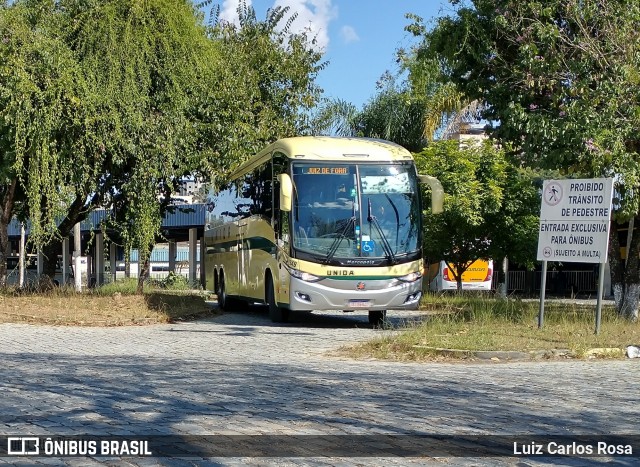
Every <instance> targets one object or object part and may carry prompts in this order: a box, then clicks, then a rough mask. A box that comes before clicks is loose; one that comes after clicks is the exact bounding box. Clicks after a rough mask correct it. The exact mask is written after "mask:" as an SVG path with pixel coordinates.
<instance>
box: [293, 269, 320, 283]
mask: <svg viewBox="0 0 640 467" xmlns="http://www.w3.org/2000/svg"><path fill="white" fill-rule="evenodd" d="M289 272H290V273H291V275H292V276H293V277H295V278H296V279H300V280H302V281H305V282H317V281H319V280H320V279H321V278H320V277H318V276H314V275H313V274H309V273H308V272H302V271H298V270H297V269H289Z"/></svg>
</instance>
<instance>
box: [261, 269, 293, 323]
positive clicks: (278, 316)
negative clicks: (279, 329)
mask: <svg viewBox="0 0 640 467" xmlns="http://www.w3.org/2000/svg"><path fill="white" fill-rule="evenodd" d="M266 293H267V305H269V318H271V321H272V322H274V323H286V322H287V321H289V310H288V309H286V308H282V307H279V306H278V304H277V303H276V297H275V292H274V290H273V279H271V276H269V279H268V280H267V290H266Z"/></svg>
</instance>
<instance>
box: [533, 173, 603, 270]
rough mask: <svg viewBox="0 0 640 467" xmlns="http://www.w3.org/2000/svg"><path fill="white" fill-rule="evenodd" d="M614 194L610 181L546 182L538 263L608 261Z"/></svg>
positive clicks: (543, 190)
mask: <svg viewBox="0 0 640 467" xmlns="http://www.w3.org/2000/svg"><path fill="white" fill-rule="evenodd" d="M612 194H613V179H611V178H590V179H577V180H545V181H544V184H543V188H542V202H541V207H540V228H539V232H538V234H539V235H538V260H539V261H562V262H574V263H604V262H606V260H607V249H608V245H609V221H610V219H611V197H612Z"/></svg>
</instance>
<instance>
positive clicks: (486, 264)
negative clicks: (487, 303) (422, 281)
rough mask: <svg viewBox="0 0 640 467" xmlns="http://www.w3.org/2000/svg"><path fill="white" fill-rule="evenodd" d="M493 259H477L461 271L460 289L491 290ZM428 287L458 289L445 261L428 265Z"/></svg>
mask: <svg viewBox="0 0 640 467" xmlns="http://www.w3.org/2000/svg"><path fill="white" fill-rule="evenodd" d="M492 279H493V260H491V259H488V260H487V259H477V260H475V261H474V262H473V263H471V264H470V265H469V267H468V268H467V269H466V270H465V271H464V272H463V273H462V290H491V282H492ZM428 280H429V289H430V290H432V291H434V292H441V291H443V290H458V283H457V282H456V279H455V277H454V275H453V273H452V272H451V268H450V266H449V265H448V264H447V262H446V261H440V262H438V263H434V264H431V265H430V266H429V277H428Z"/></svg>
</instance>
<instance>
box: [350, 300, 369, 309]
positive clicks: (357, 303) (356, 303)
mask: <svg viewBox="0 0 640 467" xmlns="http://www.w3.org/2000/svg"><path fill="white" fill-rule="evenodd" d="M370 305H371V300H350V301H349V306H352V307H354V308H367V307H368V306H370Z"/></svg>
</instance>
